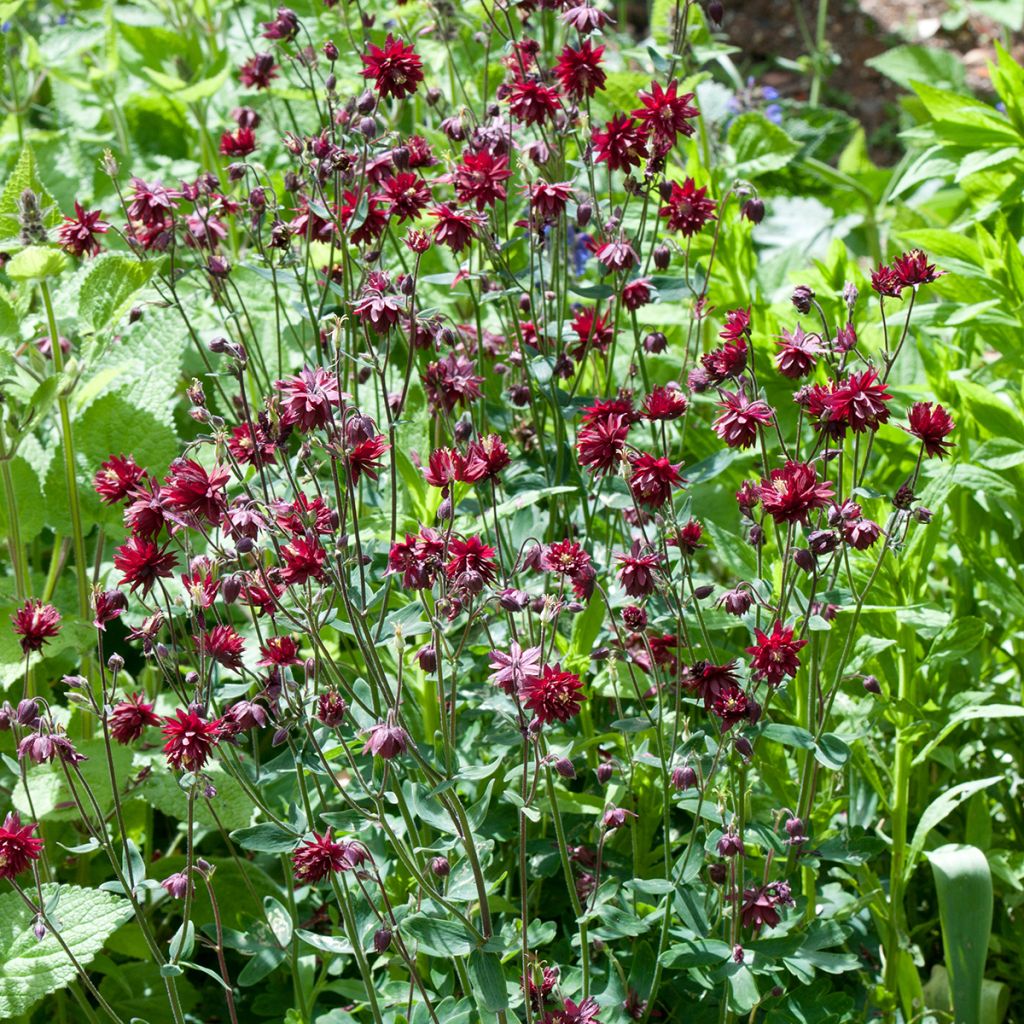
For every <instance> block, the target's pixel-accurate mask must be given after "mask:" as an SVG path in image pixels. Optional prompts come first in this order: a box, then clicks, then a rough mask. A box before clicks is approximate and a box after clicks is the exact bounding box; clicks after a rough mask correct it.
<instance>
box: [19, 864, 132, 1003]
mask: <svg viewBox="0 0 1024 1024" xmlns="http://www.w3.org/2000/svg"><path fill="white" fill-rule="evenodd" d="M42 892H43V899H44V900H45V901H46V902H47V905H48V906H52V903H53V899H54V897H57V896H58V894H59V898H58V899H57V902H56V906H52V909H51V910H50V911H49V917H50V919H51V921H53V922H54V923H56V924H58V925H59V927H60V936H61V938H62V939H63V940H64V943H65V944H66V945H67V947H68V948H69V949H70V950H71V952H72V953H73V954H74V956H75V958H76V959H77V960H78V961H79V963H81V964H83V965H88V964H89V962H90V961H91V960H92V958H93V957H94V956H95V955H96V954H97V953H98V952H99V951H100V950H101V949H102V948H103V943H104V941H105V940H106V939H107V937H108V936H109V935H111V934H112V933H113V932H114V931H115V930H116V929H117V928H118V927H120V925H122V924H123V923H124V922H125V921H127V920H128V919H129V918H130V917H131V916H132V910H131V904H129V902H128V901H127V900H125V899H122V898H121V897H119V896H114V895H112V894H111V893H108V892H102V891H100V890H98V889H83V888H80V887H79V886H75V885H64V886H61V885H57V884H56V883H53V882H47V883H45V884H44V885H43V887H42ZM32 924H33V915H32V913H31V912H30V911H29V909H28V908H27V907H26V906H25V904H24V903H22V901H21V898H20V897H19V896H18V895H17V893H13V892H7V893H4V894H3V895H2V896H0V1019H3V1020H13V1019H14V1018H15V1017H19V1016H21V1014H23V1013H25V1012H26V1011H27V1010H28V1009H29V1008H30V1007H31V1006H33V1005H34V1004H35V1003H37V1002H38V1001H39V1000H40V999H42V998H43V997H44V996H47V995H49V994H50V993H51V992H56V991H57V990H58V989H61V988H64V987H65V986H66V985H67V984H68V983H69V982H71V981H72V980H73V979H74V978H75V977H76V976H77V971H76V970H75V967H74V965H73V964H72V963H71V961H70V960H69V959H68V955H67V954H66V953H65V952H64V950H63V949H62V948H61V946H60V944H59V943H58V942H57V939H56V937H55V936H54V935H53V934H51V933H49V932H48V933H47V934H46V935H45V936H44V937H43V940H42V942H40V941H39V940H38V939H37V938H36V937H35V934H34V933H33V931H32Z"/></svg>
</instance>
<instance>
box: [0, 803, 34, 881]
mask: <svg viewBox="0 0 1024 1024" xmlns="http://www.w3.org/2000/svg"><path fill="white" fill-rule="evenodd" d="M37 828H39V826H38V825H37V824H32V825H22V823H21V819H20V818H19V817H18V815H17V814H14V813H13V812H9V813H8V814H7V817H5V818H4V823H3V825H2V826H0V878H14V877H15V876H16V875H20V874H21V873H22V871H24V870H25V869H26V868H27V867H28V866H29V863H30V862H31V861H34V860H39V854H40V853H41V852H42V849H43V841H42V839H39V838H37V837H36V836H34V835H32V833H33V832H35V830H36V829H37Z"/></svg>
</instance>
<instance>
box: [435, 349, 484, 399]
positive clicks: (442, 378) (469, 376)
mask: <svg viewBox="0 0 1024 1024" xmlns="http://www.w3.org/2000/svg"><path fill="white" fill-rule="evenodd" d="M422 379H423V387H424V389H425V390H426V392H427V397H428V398H429V399H430V403H431V405H432V406H433V407H434V409H435V410H438V409H444V410H445V411H447V412H451V411H452V410H453V409H454V408H455V407H456V406H457V405H460V404H461V405H469V404H470V403H472V402H475V401H476V400H477V399H478V398H479V397H480V385H481V384H483V382H484V379H483V377H480V376H478V375H477V373H476V365H475V364H474V363H473V362H472V361H471V360H470V359H467V358H466V356H464V355H457V354H456V353H454V352H449V353H448V355H446V356H445V357H444V358H443V359H439V360H438V361H437V362H434V363H430V364H429V365H428V366H427V369H426V371H425V372H424V373H423V376H422Z"/></svg>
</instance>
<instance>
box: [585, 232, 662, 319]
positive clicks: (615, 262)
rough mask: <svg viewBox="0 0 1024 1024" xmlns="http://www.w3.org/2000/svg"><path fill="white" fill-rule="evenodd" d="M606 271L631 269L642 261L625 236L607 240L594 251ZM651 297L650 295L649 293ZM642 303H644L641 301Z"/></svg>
mask: <svg viewBox="0 0 1024 1024" xmlns="http://www.w3.org/2000/svg"><path fill="white" fill-rule="evenodd" d="M594 255H595V256H596V257H597V259H598V261H599V262H600V264H601V265H602V266H603V267H604V269H605V271H606V272H609V273H610V272H612V271H615V272H618V271H622V270H630V269H631V268H633V267H635V266H636V265H637V263H639V262H640V257H639V256H637V254H636V249H634V248H633V246H632V245H630V243H629V242H628V241H627V240H626V239H625V238H621V237H620V238H614V239H612V241H610V242H605V244H604V245H602V246H600V247H599V248H598V249H597V251H596V252H595V253H594ZM648 298H649V295H648ZM640 305H643V303H642V302H641V303H640Z"/></svg>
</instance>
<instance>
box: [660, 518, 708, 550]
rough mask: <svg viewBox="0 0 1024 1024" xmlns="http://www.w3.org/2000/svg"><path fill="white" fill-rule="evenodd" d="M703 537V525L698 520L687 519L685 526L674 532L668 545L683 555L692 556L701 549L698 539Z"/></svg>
mask: <svg viewBox="0 0 1024 1024" xmlns="http://www.w3.org/2000/svg"><path fill="white" fill-rule="evenodd" d="M703 536H704V525H703V523H701V521H700V520H699V519H688V520H687V521H686V524H685V525H684V526H682V527H681V528H680V529H679V530H677V531H676V533H675V536H673V537H672V538H671V539H670V540H669V541H668V543H669V544H670V545H672V546H673V547H677V548H679V550H680V551H681V552H682V553H683V554H684V555H694V554H696V553H697V552H698V551H699V550H700V549H701V548H702V547H704V545H703V544H701V542H700V539H701V537H703Z"/></svg>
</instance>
